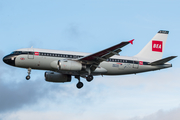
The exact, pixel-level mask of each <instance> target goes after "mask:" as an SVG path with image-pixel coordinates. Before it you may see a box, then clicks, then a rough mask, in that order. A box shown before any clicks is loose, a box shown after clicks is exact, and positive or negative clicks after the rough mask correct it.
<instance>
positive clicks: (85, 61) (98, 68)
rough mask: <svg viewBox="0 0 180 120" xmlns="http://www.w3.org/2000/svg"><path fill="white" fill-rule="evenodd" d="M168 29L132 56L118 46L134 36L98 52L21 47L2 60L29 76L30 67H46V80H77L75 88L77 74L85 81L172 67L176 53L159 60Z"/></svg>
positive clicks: (77, 85)
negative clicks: (24, 69) (98, 76)
mask: <svg viewBox="0 0 180 120" xmlns="http://www.w3.org/2000/svg"><path fill="white" fill-rule="evenodd" d="M168 34H169V31H166V30H159V31H158V33H157V34H156V35H155V36H154V37H153V38H152V39H151V40H150V41H149V43H148V44H147V45H146V46H145V47H144V48H143V49H142V50H141V51H140V52H139V53H138V54H137V55H135V56H132V57H127V56H120V55H119V52H121V51H122V50H121V48H123V47H124V46H126V45H128V44H130V43H131V44H133V41H134V39H132V40H130V41H125V42H121V43H119V44H116V45H114V46H112V47H109V48H107V49H104V50H102V51H99V52H96V53H93V54H90V53H82V52H70V51H60V50H49V49H38V48H23V49H18V50H15V51H14V52H12V53H11V54H9V55H6V56H5V57H4V58H3V61H4V62H5V63H6V64H8V65H11V66H15V67H20V68H26V69H27V70H28V75H27V76H26V79H27V80H29V79H30V73H31V70H32V69H39V70H48V71H47V72H45V80H46V81H48V82H60V83H64V82H71V79H72V76H74V77H75V78H76V79H78V83H77V84H76V87H77V88H78V89H80V88H82V87H83V83H82V82H81V80H80V77H82V78H85V79H86V80H87V81H88V82H90V81H92V80H93V78H94V77H93V76H97V75H102V76H103V75H125V74H136V73H141V72H147V71H154V70H160V69H165V68H169V67H172V64H171V63H168V61H170V60H172V59H174V58H175V57H177V56H170V57H166V58H163V59H162V55H163V52H164V48H165V44H166V40H167V36H168Z"/></svg>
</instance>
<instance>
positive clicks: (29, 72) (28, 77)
mask: <svg viewBox="0 0 180 120" xmlns="http://www.w3.org/2000/svg"><path fill="white" fill-rule="evenodd" d="M30 74H31V68H28V75H27V76H26V80H29V79H30V78H31V77H30Z"/></svg>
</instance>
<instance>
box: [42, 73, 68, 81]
mask: <svg viewBox="0 0 180 120" xmlns="http://www.w3.org/2000/svg"><path fill="white" fill-rule="evenodd" d="M44 76H45V80H46V81H48V82H63V83H64V82H71V75H65V74H61V73H57V72H45V74H44Z"/></svg>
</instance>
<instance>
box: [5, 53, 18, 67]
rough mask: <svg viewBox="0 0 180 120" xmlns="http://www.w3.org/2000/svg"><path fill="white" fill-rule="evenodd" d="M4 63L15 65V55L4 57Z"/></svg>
mask: <svg viewBox="0 0 180 120" xmlns="http://www.w3.org/2000/svg"><path fill="white" fill-rule="evenodd" d="M3 61H4V63H6V64H8V65H12V66H15V57H14V56H11V55H7V56H5V57H4V58H3Z"/></svg>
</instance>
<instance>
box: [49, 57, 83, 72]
mask: <svg viewBox="0 0 180 120" xmlns="http://www.w3.org/2000/svg"><path fill="white" fill-rule="evenodd" d="M51 67H52V68H54V69H56V70H72V71H80V70H83V69H86V66H85V65H82V64H81V63H80V62H78V61H73V60H58V61H53V62H52V63H51Z"/></svg>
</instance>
